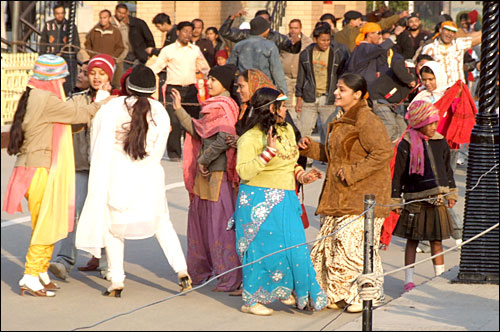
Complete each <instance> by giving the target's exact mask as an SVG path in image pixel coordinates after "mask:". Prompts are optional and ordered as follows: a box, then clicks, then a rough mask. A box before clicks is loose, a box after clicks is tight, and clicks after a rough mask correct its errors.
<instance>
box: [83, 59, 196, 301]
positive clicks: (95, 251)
mask: <svg viewBox="0 0 500 332" xmlns="http://www.w3.org/2000/svg"><path fill="white" fill-rule="evenodd" d="M127 89H128V92H129V96H127V97H119V98H116V99H114V100H113V103H109V104H108V105H107V107H106V108H105V109H104V112H102V113H99V115H98V116H96V117H95V118H94V121H93V124H92V127H91V152H90V155H91V157H90V158H91V163H90V173H89V188H88V195H87V199H86V201H85V205H84V207H83V211H82V214H81V217H80V222H79V225H78V230H77V234H76V247H77V248H78V249H82V250H85V251H88V252H89V253H91V254H92V255H94V256H95V257H98V258H99V256H100V254H101V248H103V247H106V254H107V255H108V262H109V273H110V277H111V286H110V287H109V288H108V289H107V290H106V291H105V292H104V293H103V295H105V296H115V297H120V295H121V292H122V290H123V287H124V283H123V282H124V280H125V271H124V268H123V257H124V240H125V239H144V238H148V237H151V236H153V235H154V236H156V238H157V239H158V241H159V243H160V245H161V247H162V249H163V252H164V253H165V256H166V257H167V260H168V262H169V263H170V265H171V266H172V268H173V269H174V271H175V272H176V273H177V275H178V277H179V281H180V286H181V290H182V291H184V290H187V289H190V288H191V279H190V277H189V275H188V273H187V265H186V260H185V258H184V254H183V252H182V248H181V245H180V242H179V238H178V237H177V233H176V232H175V230H174V228H173V226H172V222H171V221H170V217H169V212H168V205H167V199H166V196H165V174H164V170H163V167H162V166H161V163H160V162H161V157H162V156H163V152H164V150H165V146H166V143H167V139H168V134H169V129H170V119H169V117H168V113H167V112H166V111H165V108H164V107H163V106H162V105H161V104H160V103H159V102H157V101H155V100H153V99H150V98H148V97H149V96H151V94H152V93H153V92H155V89H156V80H155V76H154V73H153V72H152V71H151V69H149V68H148V67H146V66H143V65H138V66H137V67H135V68H134V70H133V71H132V73H131V74H130V77H129V79H128V83H127Z"/></svg>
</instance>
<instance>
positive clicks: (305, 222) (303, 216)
mask: <svg viewBox="0 0 500 332" xmlns="http://www.w3.org/2000/svg"><path fill="white" fill-rule="evenodd" d="M299 189H300V185H299V184H298V183H297V186H296V190H295V193H297V196H298V195H299V193H298V191H299ZM301 193H302V200H301V202H300V207H301V208H302V214H301V215H300V219H302V226H304V229H307V228H308V227H309V218H308V217H307V212H306V207H305V206H304V190H301Z"/></svg>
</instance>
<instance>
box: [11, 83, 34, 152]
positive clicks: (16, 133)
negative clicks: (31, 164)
mask: <svg viewBox="0 0 500 332" xmlns="http://www.w3.org/2000/svg"><path fill="white" fill-rule="evenodd" d="M30 92H31V88H30V87H27V88H26V91H24V93H23V94H22V95H21V99H19V103H18V104H17V109H16V113H15V114H14V121H13V122H12V125H11V127H10V132H9V145H8V146H7V153H8V154H9V155H11V156H12V155H16V154H18V153H19V150H21V146H22V145H23V142H24V132H23V128H22V125H23V120H24V116H25V115H26V106H28V98H29V96H30Z"/></svg>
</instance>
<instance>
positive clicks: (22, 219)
mask: <svg viewBox="0 0 500 332" xmlns="http://www.w3.org/2000/svg"><path fill="white" fill-rule="evenodd" d="M28 221H31V216H24V217H19V218H15V219H11V220H7V221H3V220H2V228H4V227H7V226H11V225H16V224H21V223H23V222H28Z"/></svg>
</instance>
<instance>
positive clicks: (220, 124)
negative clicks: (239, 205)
mask: <svg viewBox="0 0 500 332" xmlns="http://www.w3.org/2000/svg"><path fill="white" fill-rule="evenodd" d="M238 111H239V109H238V105H237V104H236V102H235V101H234V100H233V99H231V98H229V97H224V96H217V97H212V98H210V99H207V100H206V101H204V102H203V103H202V104H201V114H202V115H203V116H202V117H201V118H200V119H193V126H194V130H195V131H196V133H197V134H198V135H199V136H200V137H201V138H208V137H211V136H213V135H215V134H217V133H219V132H225V133H228V134H231V135H236V129H235V127H234V126H235V124H236V121H237V120H238ZM200 149H201V141H200V140H197V139H194V138H193V136H191V135H190V134H189V133H186V140H185V142H184V149H183V152H182V157H183V158H182V169H183V171H184V183H185V185H186V189H187V190H188V192H189V193H190V195H192V194H193V187H194V179H195V176H196V174H197V173H198V162H197V159H198V154H199V152H200ZM226 157H227V168H226V170H227V177H228V180H229V181H231V182H232V183H233V184H234V185H237V184H238V182H239V178H238V173H237V172H236V149H234V148H229V149H228V150H226Z"/></svg>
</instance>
